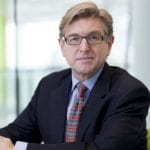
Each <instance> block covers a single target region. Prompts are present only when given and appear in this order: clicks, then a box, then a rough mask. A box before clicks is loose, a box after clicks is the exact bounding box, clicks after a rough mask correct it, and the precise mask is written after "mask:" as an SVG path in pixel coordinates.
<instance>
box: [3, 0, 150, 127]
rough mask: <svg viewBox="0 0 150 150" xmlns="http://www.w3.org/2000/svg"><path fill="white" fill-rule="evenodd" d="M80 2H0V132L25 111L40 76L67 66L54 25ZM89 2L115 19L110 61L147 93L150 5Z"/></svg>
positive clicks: (126, 0)
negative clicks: (103, 9)
mask: <svg viewBox="0 0 150 150" xmlns="http://www.w3.org/2000/svg"><path fill="white" fill-rule="evenodd" d="M91 1H92V0H91ZM79 2H84V1H83V0H71V1H69V0H63V1H62V0H0V127H2V126H4V125H7V124H8V123H9V122H10V121H12V120H14V118H15V117H16V116H17V115H18V114H19V112H21V111H22V110H23V109H24V108H25V106H26V105H27V104H28V102H29V101H30V99H31V97H32V95H33V92H34V90H35V88H36V86H37V84H38V82H39V80H40V79H41V77H43V76H45V75H47V74H48V73H50V72H53V71H57V70H61V69H63V68H66V67H68V66H67V64H66V62H65V60H64V58H63V57H62V55H61V52H60V48H59V45H58V26H59V22H60V20H61V17H62V15H63V14H64V13H65V12H66V10H68V9H69V8H70V7H71V6H72V5H74V4H76V3H79ZM93 2H95V3H96V4H97V5H98V6H99V7H101V6H102V7H104V8H105V9H107V10H108V11H109V12H110V13H111V14H112V16H113V19H114V36H115V43H114V45H113V48H112V53H111V56H110V57H109V58H108V62H109V63H110V64H111V65H117V66H121V67H123V68H125V69H126V70H128V71H129V72H130V73H131V74H133V75H134V76H135V77H136V78H138V79H140V80H141V81H142V82H143V83H144V84H145V85H146V86H147V87H148V88H149V89H150V29H149V27H150V19H149V12H148V11H149V8H150V1H149V0H138V1H137V0H93ZM147 128H150V113H149V115H148V116H147Z"/></svg>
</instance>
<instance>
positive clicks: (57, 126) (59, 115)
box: [51, 77, 71, 142]
mask: <svg viewBox="0 0 150 150" xmlns="http://www.w3.org/2000/svg"><path fill="white" fill-rule="evenodd" d="M70 88H71V78H70V77H69V78H67V79H66V80H64V81H62V83H61V84H60V86H59V87H58V88H57V89H55V90H54V91H53V93H52V99H53V104H52V106H53V108H52V111H51V113H53V115H52V119H53V129H54V131H53V132H54V134H55V136H56V137H57V141H58V142H62V141H63V140H64V129H65V123H66V111H67V106H68V100H69V99H68V96H69V92H70Z"/></svg>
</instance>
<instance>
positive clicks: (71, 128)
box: [65, 82, 87, 142]
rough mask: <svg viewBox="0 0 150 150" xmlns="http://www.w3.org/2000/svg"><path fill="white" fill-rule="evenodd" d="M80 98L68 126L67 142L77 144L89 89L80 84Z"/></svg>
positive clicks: (78, 97) (78, 87)
mask: <svg viewBox="0 0 150 150" xmlns="http://www.w3.org/2000/svg"><path fill="white" fill-rule="evenodd" d="M77 89H78V96H77V101H76V100H75V102H74V104H73V106H72V108H71V110H70V114H69V118H68V120H67V124H66V139H65V140H66V142H75V141H76V140H77V137H76V136H77V131H78V127H79V122H80V119H81V115H82V112H83V108H84V105H85V101H84V95H85V92H86V90H87V87H86V86H85V85H84V84H82V83H81V82H79V83H78V84H77Z"/></svg>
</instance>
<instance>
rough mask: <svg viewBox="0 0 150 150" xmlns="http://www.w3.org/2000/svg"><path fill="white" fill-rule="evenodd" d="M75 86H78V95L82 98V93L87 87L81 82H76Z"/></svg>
mask: <svg viewBox="0 0 150 150" xmlns="http://www.w3.org/2000/svg"><path fill="white" fill-rule="evenodd" d="M77 88H78V92H79V97H80V98H84V94H85V92H86V91H87V89H88V88H87V87H86V86H85V85H84V84H83V83H81V82H79V83H78V84H77Z"/></svg>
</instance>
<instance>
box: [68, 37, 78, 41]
mask: <svg viewBox="0 0 150 150" xmlns="http://www.w3.org/2000/svg"><path fill="white" fill-rule="evenodd" d="M79 39H80V37H79V36H68V37H67V41H78V40H79Z"/></svg>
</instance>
